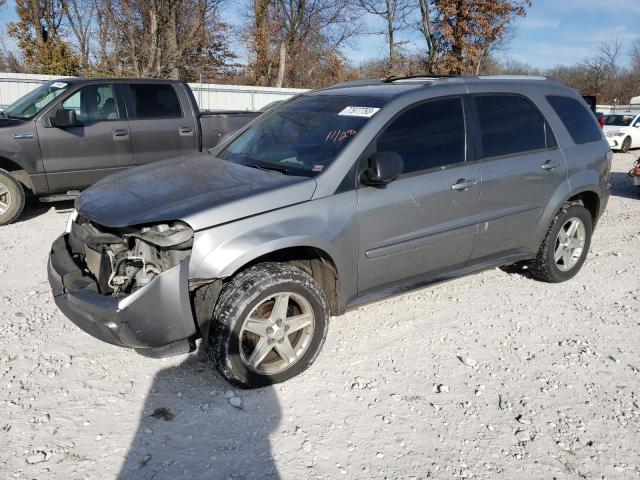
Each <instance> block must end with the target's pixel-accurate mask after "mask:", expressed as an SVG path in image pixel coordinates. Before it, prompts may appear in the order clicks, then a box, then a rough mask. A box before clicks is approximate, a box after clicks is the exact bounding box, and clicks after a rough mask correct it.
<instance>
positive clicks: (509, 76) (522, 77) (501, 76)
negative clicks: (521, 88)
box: [477, 75, 550, 80]
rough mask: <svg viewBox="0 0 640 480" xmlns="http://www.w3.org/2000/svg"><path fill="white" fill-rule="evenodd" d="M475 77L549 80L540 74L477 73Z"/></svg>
mask: <svg viewBox="0 0 640 480" xmlns="http://www.w3.org/2000/svg"><path fill="white" fill-rule="evenodd" d="M477 78H483V79H487V80H550V79H549V77H543V76H542V75H479V76H478V77H477Z"/></svg>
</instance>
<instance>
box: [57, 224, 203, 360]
mask: <svg viewBox="0 0 640 480" xmlns="http://www.w3.org/2000/svg"><path fill="white" fill-rule="evenodd" d="M47 270H48V276H49V284H50V285H51V289H52V291H53V297H54V300H55V302H56V305H57V306H58V308H60V310H61V311H62V312H63V313H64V314H65V315H66V316H67V317H68V318H69V319H70V320H71V321H72V322H73V323H75V324H76V325H77V326H78V327H80V328H81V329H82V330H84V331H85V332H87V333H88V334H89V335H92V336H93V337H95V338H97V339H99V340H102V341H104V342H107V343H110V344H112V345H118V346H120V347H127V348H134V349H136V350H137V351H138V352H139V353H141V354H143V355H148V356H152V357H162V356H169V355H177V354H180V353H187V352H189V351H193V350H194V349H195V342H194V339H195V337H196V327H195V321H194V317H193V311H192V309H191V302H190V300H189V289H188V274H189V259H188V258H186V259H184V260H182V262H180V263H179V264H178V265H176V266H175V267H173V268H171V269H169V270H167V271H165V272H163V273H162V274H160V275H159V276H158V277H156V278H155V279H153V280H152V281H151V282H150V283H149V284H148V285H146V286H144V287H142V288H141V289H139V290H137V291H135V292H133V293H132V294H130V295H128V296H126V297H122V298H113V297H111V296H107V295H102V294H101V293H99V292H98V287H97V284H96V282H95V280H93V278H91V277H90V276H89V275H86V274H85V273H84V272H83V271H82V270H81V269H80V267H79V266H78V265H77V264H76V262H75V261H74V259H73V257H72V256H71V253H70V252H69V246H68V234H64V235H62V236H60V237H59V238H58V239H57V240H56V241H55V242H54V243H53V245H52V247H51V253H50V254H49V264H48V269H47Z"/></svg>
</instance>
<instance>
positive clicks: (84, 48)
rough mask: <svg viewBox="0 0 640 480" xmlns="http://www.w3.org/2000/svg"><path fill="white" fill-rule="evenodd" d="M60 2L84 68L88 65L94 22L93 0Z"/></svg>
mask: <svg viewBox="0 0 640 480" xmlns="http://www.w3.org/2000/svg"><path fill="white" fill-rule="evenodd" d="M61 4H62V9H63V11H64V15H65V17H66V20H67V23H68V25H69V29H70V30H71V32H73V35H74V37H75V46H76V48H77V50H78V52H79V53H80V67H81V68H82V69H83V70H86V69H88V67H89V47H90V40H91V34H92V33H93V28H94V23H95V22H94V13H95V11H96V3H95V0H61Z"/></svg>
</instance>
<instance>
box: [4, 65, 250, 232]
mask: <svg viewBox="0 0 640 480" xmlns="http://www.w3.org/2000/svg"><path fill="white" fill-rule="evenodd" d="M259 114H260V112H240V111H233V112H228V111H225V112H211V113H209V112H207V113H203V112H201V111H200V110H199V108H198V104H197V103H196V101H195V98H194V96H193V92H192V91H191V89H190V88H189V86H188V85H187V84H186V83H184V82H181V81H173V80H150V79H124V78H119V79H115V78H108V79H105V78H94V79H86V78H69V79H62V80H56V81H51V82H47V83H45V84H43V85H42V86H41V87H39V88H37V89H35V90H33V91H32V92H30V93H28V94H27V95H25V96H24V97H22V98H20V99H19V100H18V101H16V102H15V103H14V104H13V105H10V106H9V107H8V108H7V109H6V110H5V111H4V112H2V113H0V132H1V133H2V134H1V135H0V225H4V224H7V223H11V222H13V221H14V220H16V219H17V218H18V217H19V216H20V214H21V212H22V210H23V208H24V203H25V191H27V190H28V191H31V192H33V194H35V195H36V196H38V197H40V199H41V200H43V201H56V200H68V199H71V198H73V197H75V196H76V195H77V194H78V193H79V191H80V190H83V189H84V188H86V187H88V186H90V185H91V184H93V183H95V182H96V181H97V180H99V179H101V178H102V177H105V176H107V175H109V174H111V173H114V172H117V171H120V170H124V169H127V168H130V167H133V166H138V165H144V164H147V163H150V162H155V161H157V160H162V159H166V158H170V157H177V156H181V155H184V154H190V153H195V152H200V151H204V150H207V149H209V148H212V147H214V146H216V145H217V144H218V143H219V142H221V141H222V140H224V139H225V138H227V137H228V136H229V135H230V134H232V133H234V132H236V131H237V130H238V129H239V128H241V127H242V126H244V125H245V124H246V123H248V122H249V121H251V120H253V119H254V118H255V117H256V116H258V115H259Z"/></svg>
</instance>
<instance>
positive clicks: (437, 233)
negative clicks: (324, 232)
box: [358, 96, 480, 295]
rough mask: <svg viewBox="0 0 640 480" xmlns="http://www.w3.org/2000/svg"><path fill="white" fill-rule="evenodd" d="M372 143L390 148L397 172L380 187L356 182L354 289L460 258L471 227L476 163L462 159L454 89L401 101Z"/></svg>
mask: <svg viewBox="0 0 640 480" xmlns="http://www.w3.org/2000/svg"><path fill="white" fill-rule="evenodd" d="M376 150H377V151H379V152H381V151H392V152H396V153H398V154H399V155H400V156H401V158H402V160H403V163H404V174H403V175H401V176H400V177H399V178H398V179H396V180H394V181H393V182H391V183H389V184H388V185H387V186H386V187H384V188H376V187H372V186H364V185H362V186H360V187H359V188H358V210H359V212H358V218H359V225H360V236H359V261H358V262H359V265H358V290H359V294H360V295H366V293H367V292H368V291H370V290H374V289H376V288H380V287H384V286H386V285H393V284H402V283H410V282H412V277H421V276H423V275H424V274H427V273H430V272H436V271H438V270H442V269H449V268H454V267H456V266H462V265H463V264H464V263H465V262H466V261H467V259H468V258H469V256H470V254H471V250H472V247H473V241H474V237H475V234H476V231H477V212H478V194H479V191H480V183H479V182H480V171H479V168H478V166H477V165H476V164H474V163H473V162H468V161H467V159H468V156H467V155H468V153H467V142H466V129H465V113H464V108H463V99H462V98H461V97H458V96H455V97H447V98H440V99H435V100H429V101H427V102H424V103H421V104H418V105H414V106H412V107H410V108H408V109H407V110H405V111H404V112H403V113H401V114H400V115H399V116H397V117H396V118H395V119H394V120H392V121H391V122H390V123H389V125H388V126H387V127H385V129H384V130H383V131H382V133H381V134H380V135H379V137H378V138H377V140H376V144H375V148H374V149H372V152H371V153H373V152H374V151H376ZM416 280H417V278H416Z"/></svg>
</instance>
